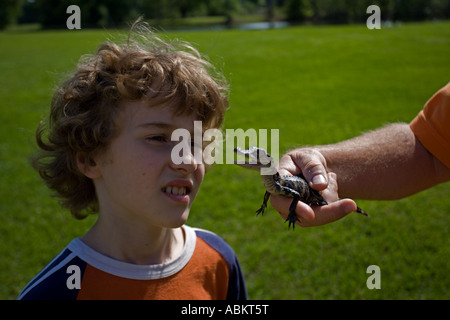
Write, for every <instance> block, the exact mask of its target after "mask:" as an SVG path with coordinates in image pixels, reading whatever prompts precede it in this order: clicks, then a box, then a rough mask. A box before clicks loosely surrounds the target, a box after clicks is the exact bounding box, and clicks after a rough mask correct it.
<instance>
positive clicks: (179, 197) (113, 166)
mask: <svg viewBox="0 0 450 320" xmlns="http://www.w3.org/2000/svg"><path fill="white" fill-rule="evenodd" d="M119 108H120V110H121V111H120V112H119V114H118V116H117V118H116V121H115V124H116V128H117V132H118V133H117V134H116V136H115V137H114V138H113V139H112V140H111V142H110V145H109V146H108V148H107V149H106V150H105V151H104V152H103V153H101V154H100V155H99V156H98V157H96V158H94V160H95V162H96V166H97V170H98V172H99V175H98V177H97V178H95V179H93V180H94V184H95V187H96V192H97V196H98V200H99V204H100V214H101V215H102V214H107V215H111V214H114V215H116V216H117V218H119V219H123V220H124V221H130V220H129V219H132V220H134V221H137V222H139V223H144V224H150V225H153V226H155V227H165V228H176V227H179V226H181V225H183V224H184V223H185V222H186V220H187V218H188V215H189V210H190V207H191V205H192V202H193V200H194V198H195V196H196V195H197V192H198V189H199V187H200V184H201V182H202V180H203V177H204V175H205V167H204V165H203V163H196V162H195V160H194V156H193V155H190V156H189V155H187V156H186V159H185V161H183V162H186V163H188V164H183V163H182V164H179V165H176V164H174V163H173V162H172V160H171V151H172V148H173V146H174V145H175V144H177V143H178V142H177V141H175V142H173V141H171V134H172V131H173V130H175V129H177V128H184V129H187V130H188V131H189V132H190V133H191V137H192V139H193V137H194V136H193V131H194V120H195V118H194V116H175V115H174V114H173V111H172V110H171V109H170V108H167V107H166V108H164V107H151V108H150V107H148V106H147V105H146V104H145V103H144V102H140V101H139V102H129V101H127V102H122V103H121V104H120V106H119Z"/></svg>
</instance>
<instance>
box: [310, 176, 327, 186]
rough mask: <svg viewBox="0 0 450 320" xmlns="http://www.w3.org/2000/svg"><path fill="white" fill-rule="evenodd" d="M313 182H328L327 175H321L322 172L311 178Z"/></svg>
mask: <svg viewBox="0 0 450 320" xmlns="http://www.w3.org/2000/svg"><path fill="white" fill-rule="evenodd" d="M311 182H312V184H316V185H317V184H326V183H327V181H326V180H325V177H324V176H323V175H321V174H319V175H317V176H314V177H313V178H312V179H311Z"/></svg>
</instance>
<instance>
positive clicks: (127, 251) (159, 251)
mask: <svg viewBox="0 0 450 320" xmlns="http://www.w3.org/2000/svg"><path fill="white" fill-rule="evenodd" d="M115 226H116V227H117V226H120V227H118V228H115ZM81 240H82V241H83V242H84V243H86V244H87V245H88V246H90V247H91V248H92V249H94V250H96V251H98V252H99V253H101V254H103V255H106V256H108V257H111V258H113V259H116V260H119V261H122V262H126V263H132V264H139V265H152V264H162V263H167V262H169V261H171V260H174V259H176V258H177V257H179V256H180V255H181V253H182V251H183V248H184V243H185V232H184V230H183V228H182V227H180V228H175V229H172V228H157V227H154V228H146V227H144V226H142V224H140V225H139V224H138V225H133V224H132V223H130V221H128V222H127V228H126V229H124V225H120V224H117V223H108V222H105V221H103V220H102V219H101V217H100V216H99V218H98V220H97V222H96V223H95V224H94V226H93V227H92V228H91V229H90V230H89V231H88V232H87V233H86V234H85V235H84V236H83V237H82V238H81Z"/></svg>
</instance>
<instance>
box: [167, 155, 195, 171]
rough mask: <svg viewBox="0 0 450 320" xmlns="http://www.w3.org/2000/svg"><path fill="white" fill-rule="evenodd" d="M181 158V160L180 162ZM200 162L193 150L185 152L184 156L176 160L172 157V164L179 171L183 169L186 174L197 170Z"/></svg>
mask: <svg viewBox="0 0 450 320" xmlns="http://www.w3.org/2000/svg"><path fill="white" fill-rule="evenodd" d="M180 160H181V162H180ZM198 165H199V163H198V162H197V161H196V159H195V157H194V154H193V152H183V155H182V157H180V158H177V160H176V161H174V160H173V159H171V161H170V166H171V167H172V168H173V169H174V170H177V171H182V172H183V173H184V174H189V173H192V172H194V171H195V170H197V167H198Z"/></svg>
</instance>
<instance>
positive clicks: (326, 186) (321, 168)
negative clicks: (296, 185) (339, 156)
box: [270, 148, 356, 227]
mask: <svg viewBox="0 0 450 320" xmlns="http://www.w3.org/2000/svg"><path fill="white" fill-rule="evenodd" d="M278 167H279V169H278V171H279V173H280V175H282V176H283V175H297V174H299V173H303V175H304V176H305V178H306V180H307V181H308V183H309V184H310V186H311V187H312V188H314V189H316V190H319V191H322V196H323V197H324V198H325V200H326V201H327V202H328V205H326V206H312V207H310V206H309V205H307V204H305V203H303V202H301V201H299V202H298V204H297V207H296V209H295V213H296V215H297V217H298V218H299V219H300V221H302V222H301V223H299V222H297V224H298V225H299V226H302V227H312V226H320V225H324V224H327V223H330V222H333V221H336V220H339V219H341V218H343V217H345V216H346V215H347V214H349V213H351V212H353V211H355V210H356V203H355V202H354V201H353V200H351V199H339V196H338V183H337V176H336V174H334V173H332V172H327V169H326V168H327V166H326V160H325V158H324V156H323V155H322V154H321V153H320V152H319V151H318V150H317V149H313V148H301V149H295V150H293V151H291V152H288V153H287V154H286V155H284V156H283V157H282V158H281V159H280V163H279V165H278ZM291 202H292V198H287V197H282V196H272V197H271V200H270V203H271V204H272V206H273V207H274V208H275V209H276V210H277V211H278V212H279V213H280V215H281V216H282V217H283V218H284V219H286V218H287V215H288V213H289V205H290V204H291Z"/></svg>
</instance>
